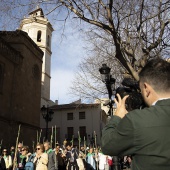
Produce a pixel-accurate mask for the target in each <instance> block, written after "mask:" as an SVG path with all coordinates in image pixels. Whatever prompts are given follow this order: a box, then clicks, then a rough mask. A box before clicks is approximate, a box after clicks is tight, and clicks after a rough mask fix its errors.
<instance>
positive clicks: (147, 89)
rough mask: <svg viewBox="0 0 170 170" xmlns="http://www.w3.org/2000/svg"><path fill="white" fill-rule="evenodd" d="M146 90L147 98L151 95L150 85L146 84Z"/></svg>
mask: <svg viewBox="0 0 170 170" xmlns="http://www.w3.org/2000/svg"><path fill="white" fill-rule="evenodd" d="M144 90H145V94H146V97H149V95H150V93H151V86H150V85H149V84H148V83H144Z"/></svg>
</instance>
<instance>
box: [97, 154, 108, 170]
mask: <svg viewBox="0 0 170 170" xmlns="http://www.w3.org/2000/svg"><path fill="white" fill-rule="evenodd" d="M98 159H99V170H104V169H108V170H109V164H108V161H107V155H104V154H103V153H102V152H99V153H98ZM105 166H107V168H106V167H105Z"/></svg>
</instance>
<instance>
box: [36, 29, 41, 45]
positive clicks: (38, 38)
mask: <svg viewBox="0 0 170 170" xmlns="http://www.w3.org/2000/svg"><path fill="white" fill-rule="evenodd" d="M41 33H42V32H41V31H40V30H39V31H38V32H37V41H38V42H41Z"/></svg>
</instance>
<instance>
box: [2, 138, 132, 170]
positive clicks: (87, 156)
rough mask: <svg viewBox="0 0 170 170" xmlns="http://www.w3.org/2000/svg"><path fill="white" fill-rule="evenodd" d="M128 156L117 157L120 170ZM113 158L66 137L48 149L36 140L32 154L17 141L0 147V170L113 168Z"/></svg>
mask: <svg viewBox="0 0 170 170" xmlns="http://www.w3.org/2000/svg"><path fill="white" fill-rule="evenodd" d="M129 158H130V157H123V158H122V159H120V162H121V164H120V166H122V169H123V168H125V165H126V168H127V167H130V163H131V160H129ZM113 160H114V159H113V157H111V156H109V155H104V154H103V153H102V151H101V149H100V148H94V147H86V146H84V145H80V147H79V148H78V147H77V146H74V147H73V146H72V143H71V142H67V141H66V140H65V141H64V142H63V144H62V146H60V145H59V144H58V143H57V144H56V146H55V148H51V146H50V143H49V142H44V143H43V144H41V143H38V144H37V145H36V147H35V151H34V152H33V153H31V152H30V150H29V147H28V146H24V145H23V144H22V143H18V147H17V148H16V150H15V147H14V146H12V147H11V148H10V150H9V151H8V149H7V148H5V147H4V148H3V149H2V153H1V157H0V170H85V169H86V170H113V169H114V161H113Z"/></svg>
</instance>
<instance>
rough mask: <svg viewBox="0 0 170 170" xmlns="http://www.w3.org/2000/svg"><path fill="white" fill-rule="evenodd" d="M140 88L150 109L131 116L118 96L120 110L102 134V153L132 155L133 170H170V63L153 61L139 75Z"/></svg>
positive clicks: (137, 110) (124, 100)
mask: <svg viewBox="0 0 170 170" xmlns="http://www.w3.org/2000/svg"><path fill="white" fill-rule="evenodd" d="M139 87H140V90H141V94H142V96H143V99H144V101H145V103H146V104H147V106H148V107H146V108H144V109H141V110H139V109H136V110H132V111H130V112H128V111H127V110H126V103H125V102H126V99H127V98H128V96H125V97H123V99H121V97H120V95H119V94H117V99H114V101H115V103H116V105H117V109H116V111H115V113H114V115H113V116H112V117H111V119H110V121H109V122H108V124H107V125H106V126H105V127H104V129H103V131H102V139H101V141H102V151H103V153H104V154H108V155H117V156H118V155H120V156H125V155H132V169H138V170H160V169H161V170H169V169H170V147H169V144H170V135H167V134H169V132H170V63H168V62H167V61H165V60H163V59H160V58H157V59H152V60H150V61H149V62H148V63H147V64H146V65H145V66H144V67H143V69H142V70H141V71H140V73H139Z"/></svg>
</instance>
